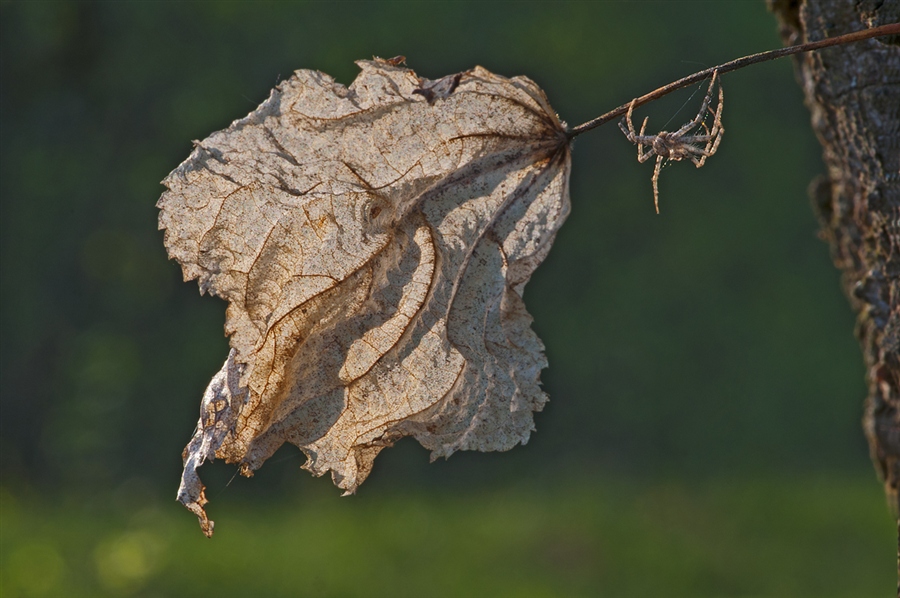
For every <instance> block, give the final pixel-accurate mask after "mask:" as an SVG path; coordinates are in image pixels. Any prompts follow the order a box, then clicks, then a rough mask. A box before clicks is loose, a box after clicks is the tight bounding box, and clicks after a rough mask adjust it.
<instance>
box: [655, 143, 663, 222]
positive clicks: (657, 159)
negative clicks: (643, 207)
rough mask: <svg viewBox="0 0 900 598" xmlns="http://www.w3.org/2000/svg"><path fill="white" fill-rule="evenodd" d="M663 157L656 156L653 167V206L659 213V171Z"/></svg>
mask: <svg viewBox="0 0 900 598" xmlns="http://www.w3.org/2000/svg"><path fill="white" fill-rule="evenodd" d="M662 162H663V157H662V156H658V157H657V158H656V166H655V167H654V168H653V206H654V207H655V208H656V213H657V214H659V172H660V170H661V169H662Z"/></svg>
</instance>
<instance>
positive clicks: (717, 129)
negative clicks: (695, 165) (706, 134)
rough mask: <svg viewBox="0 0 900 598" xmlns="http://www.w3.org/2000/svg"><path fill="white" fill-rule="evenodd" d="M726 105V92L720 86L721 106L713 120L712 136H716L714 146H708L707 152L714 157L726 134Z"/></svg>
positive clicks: (713, 141)
mask: <svg viewBox="0 0 900 598" xmlns="http://www.w3.org/2000/svg"><path fill="white" fill-rule="evenodd" d="M724 105H725V92H723V91H722V85H721V84H719V106H718V107H717V108H716V113H715V115H714V119H713V126H712V131H711V134H712V135H713V136H714V138H713V140H711V142H712V146H711V147H710V146H709V145H707V151H708V152H709V155H710V156H711V155H713V154H714V153H716V150H717V149H719V143H720V142H721V141H722V135H723V134H724V133H725V127H723V126H722V108H723V106H724Z"/></svg>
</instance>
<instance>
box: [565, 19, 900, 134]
mask: <svg viewBox="0 0 900 598" xmlns="http://www.w3.org/2000/svg"><path fill="white" fill-rule="evenodd" d="M886 35H900V23H892V24H890V25H882V26H881V27H873V28H872V29H863V30H862V31H856V32H854V33H848V34H846V35H839V36H837V37H829V38H827V39H823V40H820V41H817V42H811V43H808V44H799V45H796V46H789V47H787V48H779V49H778V50H769V51H768V52H760V53H758V54H751V55H750V56H744V57H743V58H737V59H735V60H732V61H730V62H726V63H724V64H720V65H719V66H714V67H712V68H708V69H704V70H702V71H698V72H696V73H694V74H693V75H688V76H687V77H683V78H681V79H679V80H678V81H673V82H672V83H669V84H668V85H663V86H662V87H660V88H657V89H654V90H653V91H651V92H650V93H648V94H644V95H642V96H641V97H639V98H637V99H635V100H634V105H635V107H637V106H642V105H644V104H647V103H649V102H652V101H654V100H658V99H659V98H661V97H663V96H664V95H667V94H670V93H672V92H673V91H676V90H678V89H681V88H683V87H687V86H689V85H693V84H694V83H696V82H698V81H702V80H704V79H706V78H707V77H709V76H711V75H712V74H713V71H719V75H722V74H724V73H728V72H731V71H736V70H738V69H741V68H744V67H745V66H750V65H751V64H756V63H758V62H766V61H768V60H775V59H776V58H781V57H783V56H790V55H791V54H799V53H800V52H811V51H813V50H819V49H821V48H828V47H830V46H839V45H842V44H849V43H852V42H858V41H862V40H864V39H870V38H873V37H883V36H886ZM630 105H631V102H630V101H629V102H627V103H625V104H622V105H621V106H619V107H618V108H616V109H615V110H610V111H609V112H607V113H606V114H602V115H600V116H598V117H597V118H595V119H592V120H589V121H587V122H586V123H583V124H580V125H578V126H577V127H574V128H573V129H570V130H569V131H568V132H567V133H566V135H567V136H568V137H569V139H573V138H574V137H577V136H578V135H581V134H582V133H584V132H586V131H590V130H591V129H595V128H597V127H599V126H600V125H602V124H605V123H608V122H609V121H611V120H613V119H615V118H618V117H620V116H623V115H624V114H625V113H626V112H628V107H629V106H630Z"/></svg>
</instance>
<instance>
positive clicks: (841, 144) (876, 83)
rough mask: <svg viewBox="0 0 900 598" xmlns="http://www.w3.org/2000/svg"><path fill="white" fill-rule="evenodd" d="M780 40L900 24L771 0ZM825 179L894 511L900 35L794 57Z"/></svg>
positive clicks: (826, 215)
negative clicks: (855, 319) (856, 315)
mask: <svg viewBox="0 0 900 598" xmlns="http://www.w3.org/2000/svg"><path fill="white" fill-rule="evenodd" d="M770 6H771V8H772V10H773V11H774V12H775V13H776V14H777V15H778V17H779V20H780V22H781V35H782V38H783V39H784V42H785V44H798V43H803V42H807V41H817V40H820V39H823V38H826V37H833V36H836V35H841V34H844V33H851V32H853V31H858V30H860V29H865V28H870V27H875V26H878V25H884V24H888V23H895V22H897V21H900V3H897V2H886V1H883V0H813V1H802V0H770ZM795 65H796V67H797V74H798V77H799V79H800V84H801V85H802V87H803V90H804V93H805V95H806V103H807V105H808V106H809V109H810V112H811V113H812V126H813V129H814V130H815V132H816V135H817V136H818V138H819V141H820V142H821V143H822V147H823V149H824V151H823V154H824V160H825V164H826V166H827V168H828V173H827V175H823V176H821V177H819V178H818V179H817V180H815V181H814V182H813V184H812V185H811V196H812V201H813V208H814V210H815V211H816V213H817V214H818V216H819V219H820V221H821V223H822V232H821V235H822V237H823V238H824V239H825V240H827V241H828V243H829V244H830V245H831V251H832V255H833V258H834V261H835V265H836V266H837V267H838V268H840V269H841V271H842V273H843V284H844V288H845V290H846V292H847V295H848V297H849V298H850V302H851V304H852V305H853V308H854V310H856V312H857V314H858V320H857V329H856V333H857V336H858V338H859V341H860V343H861V345H862V350H863V354H864V356H865V360H866V366H867V379H868V385H869V394H868V397H867V399H866V407H865V415H864V418H863V426H864V428H865V431H866V436H867V437H868V440H869V446H870V450H871V454H872V460H873V461H874V463H875V467H876V469H877V471H878V474H879V475H880V477H881V478H882V479H883V480H884V484H885V490H886V492H887V495H888V500H889V502H890V504H891V505H892V507H893V508H894V509H895V513H896V512H900V508H898V507H900V505H898V485H900V39H898V36H894V37H893V38H881V39H879V40H869V41H864V42H859V43H854V44H848V45H845V46H838V47H835V48H829V49H826V50H822V51H819V52H812V53H808V54H801V55H798V57H797V58H796V59H795Z"/></svg>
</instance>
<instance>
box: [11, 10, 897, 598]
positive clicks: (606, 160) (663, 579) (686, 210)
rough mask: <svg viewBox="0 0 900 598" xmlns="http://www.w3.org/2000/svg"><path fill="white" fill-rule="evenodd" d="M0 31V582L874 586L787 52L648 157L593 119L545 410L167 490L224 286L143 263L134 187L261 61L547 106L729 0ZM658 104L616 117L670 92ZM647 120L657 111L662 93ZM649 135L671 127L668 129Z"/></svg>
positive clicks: (152, 218)
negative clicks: (497, 425) (715, 115)
mask: <svg viewBox="0 0 900 598" xmlns="http://www.w3.org/2000/svg"><path fill="white" fill-rule="evenodd" d="M0 9H2V32H0V33H2V36H0V44H2V46H0V48H2V53H0V68H2V87H0V90H2V101H0V115H2V135H0V152H2V154H0V156H2V160H0V191H2V196H0V199H2V218H0V226H2V237H0V243H2V254H0V264H2V285H0V299H2V335H0V352H2V361H0V372H2V384H0V390H2V419H0V442H2V444H0V474H2V490H0V509H2V511H0V514H2V520H0V522H2V527H0V584H2V585H0V591H2V595H3V597H4V598H12V597H13V596H148V597H149V596H196V595H201V594H207V595H215V596H221V597H222V598H225V597H228V596H249V595H260V596H272V597H275V596H385V595H391V596H463V595H475V596H579V595H582V596H656V595H666V596H691V597H699V596H817V597H822V596H847V597H864V596H889V595H893V594H892V592H893V591H894V582H895V579H894V566H895V555H896V553H895V544H894V534H893V525H892V520H891V518H890V516H889V514H888V511H887V508H886V507H885V502H884V499H883V497H882V494H881V489H880V486H879V484H878V482H877V481H876V479H875V475H874V473H873V470H872V467H871V465H870V463H869V461H868V457H867V452H866V446H865V440H864V437H863V434H862V431H861V429H860V424H859V421H860V418H861V413H862V400H863V397H864V395H865V386H864V382H863V373H864V371H863V363H862V358H861V356H860V353H859V350H858V348H857V344H856V341H855V339H854V337H853V325H854V318H853V315H852V313H851V311H850V309H849V307H848V303H847V301H846V299H845V298H844V297H843V296H842V294H841V291H840V285H839V275H838V272H837V271H836V270H835V269H834V268H833V267H832V265H831V263H830V259H829V255H828V248H827V247H826V246H825V245H824V244H823V243H821V242H820V241H819V240H817V238H816V229H817V224H816V222H815V219H814V217H813V215H812V212H811V210H810V208H809V206H808V200H807V199H806V187H807V185H808V184H809V182H810V180H811V179H812V178H813V177H814V176H815V175H816V174H818V173H820V172H822V171H823V170H824V167H823V166H822V163H821V160H820V157H819V155H820V150H819V147H818V145H817V143H816V141H815V139H814V137H813V135H812V133H811V131H810V128H809V124H808V123H809V114H808V112H807V111H806V109H805V108H804V106H803V103H802V94H801V91H800V89H799V88H798V87H797V85H796V83H795V81H794V78H793V74H792V66H791V63H790V62H789V61H786V60H782V61H778V62H774V63H767V64H763V65H759V66H754V67H751V68H749V69H747V70H745V71H740V72H737V73H733V74H729V75H726V76H725V78H724V86H725V97H726V105H725V111H724V124H725V127H726V130H727V132H726V135H725V139H724V142H723V144H722V146H721V147H720V149H719V152H718V153H717V154H716V156H715V157H714V158H712V159H711V160H710V161H709V162H708V163H707V164H706V166H705V167H704V168H703V169H702V170H699V171H698V170H696V169H694V168H693V167H692V166H691V165H689V164H683V163H681V164H675V165H674V166H673V167H670V168H667V169H665V171H664V172H663V175H662V178H661V182H660V187H661V208H662V214H661V215H660V216H656V215H655V214H654V213H653V196H652V190H651V184H650V176H651V172H652V164H644V165H640V164H638V163H637V161H636V160H635V150H634V147H633V146H632V145H630V144H629V143H628V142H627V141H626V140H625V139H624V137H623V136H622V134H621V132H620V131H619V130H618V129H617V127H616V126H615V124H614V123H610V124H609V125H607V126H605V127H603V128H601V129H599V130H596V131H594V132H592V133H590V134H587V135H585V136H583V137H581V138H579V139H578V140H577V142H576V144H575V151H574V165H573V175H572V202H573V210H572V215H571V216H570V218H569V220H568V222H567V223H566V225H565V227H564V228H563V229H562V231H561V233H560V235H559V237H558V239H557V242H556V245H555V247H554V249H553V251H552V252H551V254H550V257H549V258H548V259H547V261H546V262H545V264H544V265H543V266H542V267H541V268H540V269H539V270H538V272H537V273H536V275H535V276H534V278H533V279H532V282H531V283H530V284H529V286H528V288H527V291H526V296H525V299H526V301H527V304H528V307H529V309H530V311H531V312H532V314H533V315H534V317H535V323H534V328H535V329H536V330H537V332H538V333H539V334H540V336H541V338H542V339H543V340H544V342H545V344H546V346H547V355H548V357H549V360H550V368H549V369H548V370H546V371H545V372H544V375H543V381H544V385H545V387H546V389H547V391H548V393H549V394H550V397H551V403H550V404H549V405H548V407H547V408H546V409H545V411H544V412H543V413H541V414H539V415H537V418H536V419H537V427H538V431H537V433H536V434H534V435H533V436H532V440H531V441H530V442H529V444H528V445H527V446H524V447H518V448H516V449H515V450H513V451H510V452H508V453H501V454H475V453H461V454H457V455H454V456H453V457H452V458H451V459H450V460H448V461H441V462H437V463H434V464H430V465H429V464H428V456H427V452H426V451H425V450H424V449H422V448H421V447H419V446H418V445H417V444H416V443H415V441H413V440H410V439H407V440H404V441H402V442H400V443H399V444H398V445H397V446H396V447H394V448H393V449H390V450H387V451H385V452H383V453H382V454H381V456H380V457H379V458H378V462H377V463H376V467H375V470H374V473H373V474H372V476H371V478H370V479H369V481H368V482H367V483H366V484H365V485H364V486H363V487H362V488H361V490H360V492H359V493H358V494H357V495H356V496H354V497H351V498H343V499H341V498H338V495H339V492H338V491H337V490H336V489H335V488H333V487H332V486H331V483H330V480H328V479H327V478H325V479H314V478H311V477H310V476H309V475H308V474H307V473H305V472H302V471H301V470H300V469H299V466H300V464H301V463H302V460H303V458H302V456H300V454H299V451H297V450H296V449H294V448H293V447H286V448H283V449H282V450H281V451H280V452H279V453H278V454H277V455H276V456H275V457H274V458H273V459H272V460H271V461H270V462H269V463H267V464H266V465H265V467H264V468H263V469H262V470H261V471H260V472H259V473H258V474H257V476H256V477H255V478H253V479H252V480H245V479H243V478H240V477H238V478H237V479H234V480H233V481H231V480H232V477H233V475H234V469H233V468H231V467H228V466H225V465H224V464H221V463H215V464H212V465H207V466H206V467H205V468H204V470H203V474H204V480H205V481H206V482H207V484H208V486H209V489H208V495H209V497H210V498H211V500H212V504H211V509H210V514H211V516H212V517H213V518H214V519H215V520H216V521H217V522H218V526H217V532H216V536H215V537H214V539H213V540H211V541H209V540H206V539H205V538H204V537H203V536H202V535H201V533H200V531H199V529H198V527H197V523H196V519H195V518H194V517H193V516H192V515H190V514H189V513H188V512H186V511H184V510H183V509H182V508H181V507H180V506H179V505H177V504H176V503H175V502H174V497H175V490H176V487H177V483H178V476H179V472H180V467H181V462H180V454H181V450H182V448H183V446H184V444H185V443H186V442H187V440H188V438H189V437H190V434H191V431H192V428H193V426H194V424H195V422H196V419H197V412H198V405H199V400H200V396H201V394H202V391H203V389H204V387H205V385H206V383H207V381H208V379H209V378H210V376H211V375H212V374H213V373H214V372H215V371H216V370H217V369H218V367H219V365H220V364H221V362H222V360H223V359H224V357H225V355H226V353H227V348H226V347H227V343H226V339H225V338H223V334H222V323H223V320H224V304H223V303H222V302H221V301H219V300H217V299H212V298H209V297H200V296H199V294H198V292H197V286H196V284H195V283H193V282H192V283H189V284H183V283H182V282H181V276H180V271H179V268H178V267H177V266H176V265H175V264H174V263H170V262H167V261H166V255H165V251H164V249H163V246H162V234H161V233H160V232H159V231H157V228H156V209H155V207H154V203H155V202H156V199H157V198H158V196H159V194H160V193H161V190H162V188H161V186H160V185H159V181H160V180H161V179H162V178H163V177H164V176H165V175H166V174H167V173H168V172H169V171H170V170H172V169H174V168H175V167H176V166H177V165H178V164H179V163H180V162H181V161H182V160H183V159H185V158H186V157H187V155H188V154H189V152H190V150H191V140H192V139H202V138H204V137H206V136H207V135H208V134H209V133H211V132H213V131H215V130H218V129H221V128H224V127H226V126H227V125H228V124H229V123H230V122H231V121H232V120H234V119H236V118H240V117H242V116H244V115H245V114H246V113H247V112H249V111H251V110H253V109H254V108H255V106H256V105H257V104H258V103H259V102H261V101H262V100H263V99H265V98H266V97H267V95H268V92H269V89H270V88H271V87H273V86H274V85H275V83H276V82H277V81H278V80H279V79H283V78H286V77H288V76H289V75H290V73H291V72H292V71H293V70H294V69H297V68H310V69H319V70H322V71H324V72H327V73H329V74H331V75H333V76H335V77H336V78H337V79H338V80H339V81H341V82H343V83H345V84H349V83H350V82H351V81H352V79H353V77H354V76H355V73H356V67H355V66H354V64H353V60H355V59H359V58H368V57H371V56H373V55H378V56H384V57H390V56H394V55H397V54H404V55H406V56H407V58H408V64H409V65H410V66H411V67H412V68H414V69H416V70H417V72H418V73H419V74H420V75H422V76H426V77H429V78H437V77H440V76H443V75H445V74H448V73H452V72H457V71H460V70H464V69H467V68H470V67H472V66H473V65H475V64H480V65H482V66H484V67H486V68H488V69H490V70H492V71H494V72H497V73H500V74H503V75H507V76H512V75H518V74H525V75H527V76H529V77H531V78H532V79H534V80H535V81H536V82H537V83H538V84H539V85H541V86H542V87H543V88H544V89H545V91H546V92H547V95H548V96H549V98H550V101H551V103H552V104H553V106H554V108H555V109H556V110H558V111H559V113H560V115H561V117H562V118H563V119H565V120H567V121H568V122H569V123H570V124H571V125H575V124H578V123H580V122H583V121H585V120H588V119H589V118H591V117H593V116H596V115H598V114H600V113H602V112H605V111H606V110H609V109H611V108H613V107H615V106H617V105H619V104H622V103H624V102H626V101H628V100H629V99H631V98H632V97H634V96H636V95H640V94H642V93H645V92H646V91H649V90H651V89H653V88H655V87H657V86H659V85H661V84H664V83H666V82H668V81H670V80H673V79H676V78H678V77H681V76H683V75H685V74H688V73H690V72H693V71H696V70H700V69H702V68H705V67H708V66H712V65H714V64H717V63H720V62H724V61H726V60H729V59H732V58H735V57H738V56H741V55H744V54H748V53H752V52H757V51H761V50H764V49H768V48H774V47H778V46H779V45H780V40H779V37H778V35H777V24H776V21H775V18H774V17H773V16H772V15H770V14H768V13H767V12H766V9H765V5H764V3H763V2H762V1H761V0H760V1H756V0H753V1H731V2H686V1H673V2H552V3H550V2H546V3H540V2H496V3H487V2H479V3H470V2H384V3H381V2H365V3H364V2H329V3H326V2H271V3H264V2H253V3H250V2H161V1H160V2H157V1H143V2H115V3H113V2H10V1H9V0H4V1H3V2H2V3H0ZM699 88H700V87H699V86H698V87H697V88H695V89H693V90H685V91H683V92H682V93H681V94H675V95H674V96H670V97H669V98H667V99H665V100H663V101H660V102H658V103H656V104H655V105H653V106H651V107H647V108H646V109H645V110H642V111H640V117H643V115H645V114H649V115H650V118H651V120H650V129H652V130H653V131H658V130H660V129H662V128H666V123H667V121H669V124H668V128H669V129H671V128H674V127H675V126H677V125H679V124H680V123H683V122H686V121H687V120H689V119H690V118H691V117H692V116H693V115H694V114H695V113H696V110H697V105H698V103H699V99H700V97H701V96H702V91H701V92H700V93H697V94H696V95H695V96H694V97H693V99H692V100H691V101H690V102H689V103H688V104H687V105H684V104H685V102H688V100H689V98H690V97H691V94H692V93H693V92H695V91H696V90H697V89H699ZM679 109H681V110H680V112H679ZM670 119H671V121H670Z"/></svg>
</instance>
